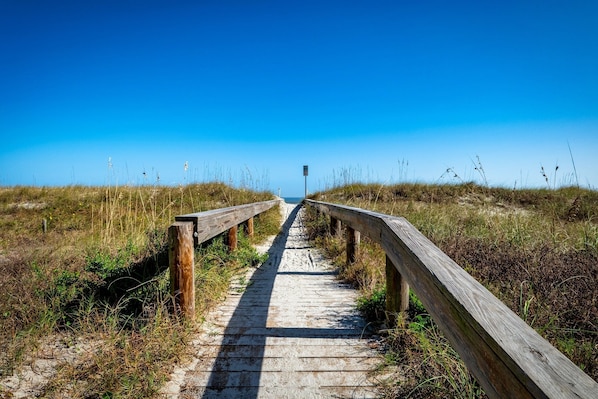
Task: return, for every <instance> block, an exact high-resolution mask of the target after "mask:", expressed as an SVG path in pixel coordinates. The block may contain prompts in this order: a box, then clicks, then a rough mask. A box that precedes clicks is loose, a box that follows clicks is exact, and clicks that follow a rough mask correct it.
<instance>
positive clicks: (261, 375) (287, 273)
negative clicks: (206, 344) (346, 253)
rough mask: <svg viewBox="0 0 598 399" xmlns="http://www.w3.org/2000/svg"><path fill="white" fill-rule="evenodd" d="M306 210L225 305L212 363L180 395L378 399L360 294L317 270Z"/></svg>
mask: <svg viewBox="0 0 598 399" xmlns="http://www.w3.org/2000/svg"><path fill="white" fill-rule="evenodd" d="M300 209H301V206H300V205H299V206H296V207H294V208H293V209H292V211H291V212H290V214H289V216H288V218H287V220H286V221H285V223H284V224H283V226H282V231H281V233H280V234H279V235H278V236H277V237H276V238H275V240H274V242H273V244H272V246H271V248H270V250H269V251H268V256H269V257H268V261H267V262H266V263H265V264H264V265H262V266H261V267H260V268H259V269H257V270H256V271H255V272H254V274H253V276H252V277H251V279H250V281H249V283H248V285H247V287H246V289H245V291H244V292H243V294H242V295H240V296H236V297H234V295H233V297H234V298H229V300H227V302H226V304H225V306H224V308H225V309H226V310H225V311H224V313H226V315H225V316H224V317H223V318H221V319H219V321H218V324H220V325H222V326H224V325H226V327H225V328H224V331H223V332H222V330H220V331H221V332H220V333H217V334H218V335H220V334H222V336H221V341H220V340H219V341H218V343H217V344H216V346H215V347H214V346H213V347H214V348H217V353H216V351H214V352H213V355H211V356H213V357H212V359H213V364H212V365H211V367H210V366H208V364H207V359H205V358H204V359H203V361H204V364H205V365H206V368H204V369H203V370H204V371H201V370H199V369H198V368H196V369H195V372H194V375H195V377H193V378H194V380H193V378H192V380H191V381H190V380H188V383H187V386H186V388H185V389H184V390H183V391H184V393H183V396H182V397H184V398H190V397H202V398H206V399H207V398H247V399H254V398H258V397H259V398H265V397H267V398H270V397H272V398H278V397H286V398H298V397H356V396H359V397H375V396H374V395H373V394H372V395H369V394H367V395H366V394H363V392H364V390H363V389H364V388H365V389H366V390H367V392H369V393H371V392H372V390H371V385H370V384H369V383H367V382H366V381H365V377H364V376H365V375H366V374H367V370H370V369H371V365H372V363H371V362H370V360H373V359H372V357H371V352H368V350H367V346H365V345H364V343H363V341H360V340H359V338H361V337H362V335H363V332H364V328H365V323H364V322H363V320H362V319H361V318H360V317H359V315H357V314H356V313H355V311H354V305H353V302H352V301H353V300H352V299H349V300H347V298H350V297H351V294H354V292H353V291H352V290H351V289H350V288H349V287H347V286H346V285H343V284H341V283H339V282H338V281H336V280H335V279H334V274H335V273H334V272H332V271H330V270H323V269H322V267H320V268H318V267H317V266H316V262H315V261H314V259H313V257H312V249H311V248H310V247H309V246H306V245H305V239H304V237H303V234H304V232H303V228H302V226H301V225H300V223H299V221H300V219H297V215H298V213H299V211H300ZM296 219H297V220H296ZM296 222H297V223H296ZM289 237H291V239H290V240H289ZM281 265H283V266H282V267H281ZM275 285H276V288H275ZM273 293H274V295H273ZM233 307H234V311H233V310H232V309H233ZM227 310H228V312H227ZM224 313H223V314H224ZM227 317H228V318H227ZM364 347H365V349H364ZM214 357H215V358H214ZM339 370H340V371H339ZM338 386H341V388H342V389H344V391H343V393H340V394H339V392H340V391H339V390H338ZM356 389H358V390H359V391H358V392H359V393H358V394H357V395H356V394H355V392H357V391H356ZM347 392H349V393H347Z"/></svg>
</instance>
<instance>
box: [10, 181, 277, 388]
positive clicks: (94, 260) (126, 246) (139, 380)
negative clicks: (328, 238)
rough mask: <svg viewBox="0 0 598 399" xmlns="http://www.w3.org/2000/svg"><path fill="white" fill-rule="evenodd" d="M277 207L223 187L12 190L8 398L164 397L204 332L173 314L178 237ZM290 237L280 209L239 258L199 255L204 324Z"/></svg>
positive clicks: (218, 250)
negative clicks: (200, 222) (265, 246)
mask: <svg viewBox="0 0 598 399" xmlns="http://www.w3.org/2000/svg"><path fill="white" fill-rule="evenodd" d="M269 199H272V195H271V194H270V193H267V192H256V191H251V190H244V189H234V188H231V187H229V186H227V185H225V184H222V183H208V184H190V185H184V186H183V185H181V186H177V187H167V186H158V185H156V186H108V187H83V186H68V187H55V188H49V187H5V188H0V397H12V396H11V390H14V389H15V388H14V387H15V386H18V385H19V384H25V385H27V384H32V385H31V386H30V387H28V388H26V389H30V394H31V395H32V396H33V395H36V396H41V397H48V398H52V397H65V395H66V396H68V397H73V398H113V397H119V398H142V397H152V396H156V395H157V392H158V390H159V389H160V387H161V386H162V385H163V383H164V381H165V380H166V378H167V377H168V374H169V372H170V371H171V370H172V368H173V367H174V365H175V364H176V363H177V362H178V361H179V360H181V359H182V358H184V357H185V356H186V353H185V348H186V347H187V343H188V340H189V338H190V337H191V335H192V332H193V328H194V326H193V325H192V324H191V323H187V322H185V321H184V320H180V319H178V318H177V317H176V316H175V315H174V314H173V312H171V311H170V309H171V307H172V297H171V295H170V288H169V281H168V271H167V268H168V256H167V251H166V246H167V243H166V239H167V228H168V226H169V225H170V224H171V223H172V222H173V221H174V217H175V215H179V214H185V213H191V212H199V211H205V210H209V209H214V208H221V207H226V206H233V205H240V204H244V203H250V202H255V201H263V200H269ZM279 226H280V214H279V212H278V211H277V209H276V208H273V209H271V210H270V211H268V212H266V213H264V214H262V215H260V217H259V218H258V219H257V220H256V224H255V235H254V236H253V237H252V238H249V237H244V236H242V234H241V237H240V240H239V249H238V250H237V251H235V252H233V253H229V252H228V251H227V249H226V247H225V245H224V244H223V242H222V239H220V238H215V239H213V240H212V241H211V242H210V243H209V244H206V245H204V246H202V247H201V248H199V249H198V250H197V254H196V257H195V259H196V273H197V275H196V301H197V303H196V309H197V313H198V315H197V317H198V318H199V319H201V315H202V314H203V312H205V311H206V310H207V309H209V308H210V307H211V306H212V305H213V304H214V303H216V302H217V301H218V299H219V298H220V297H221V296H222V295H223V294H224V292H225V290H226V289H227V288H228V285H229V280H230V278H231V277H232V276H234V275H235V273H236V272H237V271H239V270H240V269H242V268H244V267H248V266H251V265H254V264H255V263H256V262H257V261H259V260H260V255H258V254H257V252H256V251H255V250H254V249H253V248H252V246H251V243H255V242H256V241H259V240H261V239H263V238H264V237H265V236H267V235H271V234H276V233H277V232H278V229H279ZM23 370H25V371H26V370H30V371H31V374H29V375H25V378H21V380H20V381H19V380H18V379H15V378H16V377H15V376H16V375H18V373H19V372H20V373H22V372H23ZM33 375H35V378H36V379H37V378H41V380H40V381H37V382H35V381H33V382H26V381H25V380H27V379H28V377H31V376H33ZM42 377H43V378H42ZM21 388H22V387H21ZM23 389H25V388H23ZM61 395H62V396H61Z"/></svg>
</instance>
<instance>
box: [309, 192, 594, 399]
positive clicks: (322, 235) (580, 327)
mask: <svg viewBox="0 0 598 399" xmlns="http://www.w3.org/2000/svg"><path fill="white" fill-rule="evenodd" d="M312 198H313V199H315V200H320V201H326V202H333V203H340V204H346V205H350V206H354V207H359V208H363V209H368V210H372V211H376V212H380V213H386V214H390V215H396V216H403V217H405V218H407V220H409V221H410V222H411V223H412V224H413V225H414V226H415V227H416V228H418V229H419V230H420V231H421V232H422V233H423V234H424V235H426V236H427V237H428V238H429V239H431V240H432V241H433V242H434V243H435V244H436V245H437V246H438V247H439V248H440V249H442V250H443V251H444V252H445V253H446V254H448V255H449V256H450V257H451V258H452V259H453V260H455V261H456V262H457V263H458V264H459V265H461V266H462V267H463V268H464V269H465V270H466V271H467V272H468V273H470V274H471V275H472V276H473V277H474V278H476V279H477V280H478V281H480V282H481V283H482V284H484V285H485V286H486V287H487V288H488V289H489V290H490V291H491V292H492V293H493V294H494V295H495V296H496V297H498V298H499V299H500V300H502V301H503V302H504V303H505V304H506V305H507V306H508V307H509V308H511V309H512V310H513V311H514V312H516V313H517V314H518V315H519V316H520V317H521V318H522V319H523V320H524V321H526V322H527V323H528V324H529V325H530V326H531V327H532V328H534V329H535V330H536V331H538V332H539V333H540V334H541V335H542V336H543V337H545V338H546V339H547V340H548V341H549V342H551V343H552V345H554V346H555V347H556V348H558V349H559V350H560V351H561V352H562V353H564V354H565V355H566V356H568V357H569V358H570V359H571V360H572V361H573V362H574V363H575V364H577V365H578V366H579V367H580V368H581V369H582V370H584V371H585V372H586V373H587V374H588V375H590V376H591V377H592V378H593V379H595V380H598V325H596V321H597V320H598V192H596V191H592V190H587V189H580V188H577V187H565V188H560V189H556V188H547V189H519V190H514V189H505V188H490V187H488V186H480V185H476V184H473V183H467V184H458V185H451V184H446V185H426V184H406V183H405V184H396V185H380V184H355V183H354V184H347V185H342V186H339V187H335V188H332V189H329V190H327V191H323V192H319V193H316V194H314V195H313V196H312ZM308 226H309V228H310V235H311V237H312V239H313V240H314V241H315V242H316V243H317V244H318V245H320V246H322V247H323V248H325V250H326V252H327V253H328V255H329V256H330V257H331V258H333V259H334V261H335V263H336V264H337V265H338V266H339V269H340V271H341V276H342V278H344V279H346V280H348V281H350V282H352V283H353V284H354V285H355V286H356V287H358V288H359V289H360V290H361V291H362V299H360V301H359V307H360V308H361V309H362V310H363V312H364V313H365V314H366V316H368V317H369V318H370V319H371V320H372V322H373V323H378V324H379V325H381V328H382V330H383V333H384V344H385V351H384V352H385V364H384V365H382V366H381V370H380V371H381V373H380V375H381V377H380V378H381V381H382V382H383V383H384V385H385V392H386V394H387V397H411V398H427V397H438V398H440V397H462V398H474V397H475V398H477V397H485V394H484V393H483V392H482V390H481V388H480V387H479V385H478V384H477V383H476V381H475V380H474V379H473V377H472V376H471V374H470V373H469V372H468V371H467V369H466V368H465V366H464V365H463V363H462V362H461V361H460V360H459V356H458V355H457V354H456V353H455V351H454V350H453V349H452V348H451V347H450V345H449V344H448V341H447V340H446V339H445V338H444V337H443V336H442V333H441V332H440V331H439V330H438V328H437V326H436V325H435V324H434V322H433V320H431V318H430V316H429V315H427V313H426V310H425V309H424V308H423V306H422V305H421V302H419V301H418V299H417V297H416V296H415V295H413V293H411V295H410V310H409V312H408V313H407V314H406V315H403V317H399V319H398V322H397V324H396V325H392V326H386V325H384V324H382V323H384V321H385V314H384V303H385V300H384V298H385V292H384V291H385V288H384V286H385V272H384V270H385V269H384V265H385V261H384V253H383V251H382V250H381V248H380V247H379V246H378V245H376V244H374V243H372V242H371V241H370V240H368V238H367V237H362V244H361V248H360V257H359V259H358V261H357V262H356V263H354V264H352V265H350V266H346V264H345V253H344V243H343V242H342V238H337V237H332V236H330V235H329V234H326V232H327V230H328V221H327V220H326V218H325V217H323V216H319V217H318V216H317V215H316V213H315V212H313V213H311V219H310V222H309V223H308ZM382 376H384V377H382Z"/></svg>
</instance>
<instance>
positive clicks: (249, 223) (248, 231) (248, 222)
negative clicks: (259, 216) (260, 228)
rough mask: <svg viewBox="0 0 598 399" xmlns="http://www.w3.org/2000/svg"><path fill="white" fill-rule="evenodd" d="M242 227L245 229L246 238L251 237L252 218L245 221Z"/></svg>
mask: <svg viewBox="0 0 598 399" xmlns="http://www.w3.org/2000/svg"><path fill="white" fill-rule="evenodd" d="M243 227H244V228H245V234H247V236H248V237H253V230H254V229H253V217H250V218H249V219H247V220H246V221H245V223H244V224H243Z"/></svg>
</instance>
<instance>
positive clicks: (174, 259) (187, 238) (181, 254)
mask: <svg viewBox="0 0 598 399" xmlns="http://www.w3.org/2000/svg"><path fill="white" fill-rule="evenodd" d="M168 262H169V268H170V292H171V294H172V296H173V297H174V298H175V306H176V308H177V311H178V312H179V313H180V314H181V315H182V316H184V317H186V318H188V319H193V317H194V316H195V271H194V269H195V267H194V264H195V255H194V246H193V223H191V222H175V223H173V224H172V225H171V226H170V227H169V228H168Z"/></svg>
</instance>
